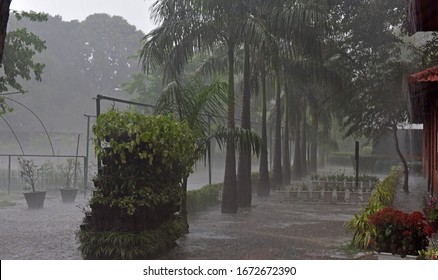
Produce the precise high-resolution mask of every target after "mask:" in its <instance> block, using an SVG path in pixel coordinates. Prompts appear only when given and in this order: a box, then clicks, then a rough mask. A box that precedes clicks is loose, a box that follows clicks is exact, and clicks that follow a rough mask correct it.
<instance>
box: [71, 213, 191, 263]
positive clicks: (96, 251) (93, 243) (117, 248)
mask: <svg viewBox="0 0 438 280" xmlns="http://www.w3.org/2000/svg"><path fill="white" fill-rule="evenodd" d="M183 230H184V225H183V223H181V221H179V220H178V219H172V220H168V221H166V222H164V223H163V224H162V225H160V227H159V228H157V229H154V230H148V231H142V232H139V233H132V232H111V231H105V232H92V231H86V230H80V231H78V232H77V238H78V239H79V241H80V246H79V251H80V252H81V255H82V257H83V258H84V259H106V260H134V259H155V258H157V257H158V256H159V255H160V254H162V253H163V252H165V251H167V250H169V249H171V248H172V247H174V246H175V241H174V240H177V239H178V238H180V237H181V236H182V234H183Z"/></svg>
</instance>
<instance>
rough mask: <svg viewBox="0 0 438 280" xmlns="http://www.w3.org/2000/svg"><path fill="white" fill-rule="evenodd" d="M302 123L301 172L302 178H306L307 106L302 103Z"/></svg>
mask: <svg viewBox="0 0 438 280" xmlns="http://www.w3.org/2000/svg"><path fill="white" fill-rule="evenodd" d="M303 104H304V106H303V121H302V123H301V124H302V125H303V128H302V131H301V132H302V133H301V171H302V175H303V177H306V176H307V106H306V103H305V102H303Z"/></svg>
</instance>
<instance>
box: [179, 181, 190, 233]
mask: <svg viewBox="0 0 438 280" xmlns="http://www.w3.org/2000/svg"><path fill="white" fill-rule="evenodd" d="M187 180H188V176H185V177H184V178H183V181H182V197H181V206H180V212H181V218H182V221H183V223H184V226H185V232H186V233H189V221H188V219H187Z"/></svg>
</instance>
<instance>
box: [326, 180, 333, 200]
mask: <svg viewBox="0 0 438 280" xmlns="http://www.w3.org/2000/svg"><path fill="white" fill-rule="evenodd" d="M333 189H334V188H333V186H332V185H330V184H327V185H326V187H324V201H326V202H331V201H332V199H333Z"/></svg>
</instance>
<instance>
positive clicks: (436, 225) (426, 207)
mask: <svg viewBox="0 0 438 280" xmlns="http://www.w3.org/2000/svg"><path fill="white" fill-rule="evenodd" d="M423 213H424V215H425V216H426V219H427V222H428V223H429V225H430V226H431V228H432V230H433V231H434V232H437V231H438V197H436V196H430V197H429V198H427V199H426V198H424V204H423Z"/></svg>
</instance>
